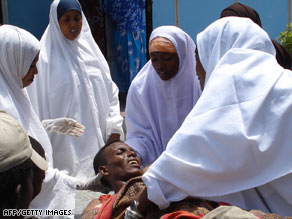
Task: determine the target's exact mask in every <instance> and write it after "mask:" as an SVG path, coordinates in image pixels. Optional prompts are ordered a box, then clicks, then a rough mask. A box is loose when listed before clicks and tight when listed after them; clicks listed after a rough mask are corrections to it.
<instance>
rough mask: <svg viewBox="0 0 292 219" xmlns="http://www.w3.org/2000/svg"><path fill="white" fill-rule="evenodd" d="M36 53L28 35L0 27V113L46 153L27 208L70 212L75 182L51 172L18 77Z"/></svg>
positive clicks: (47, 146)
mask: <svg viewBox="0 0 292 219" xmlns="http://www.w3.org/2000/svg"><path fill="white" fill-rule="evenodd" d="M39 50H40V43H39V41H38V40H37V39H36V38H35V37H34V36H33V35H32V34H30V33H29V32H27V31H25V30H23V29H20V28H18V27H15V26H12V25H2V26H0V53H1V59H0V110H4V111H6V112H7V113H9V114H10V115H12V116H13V117H14V118H15V119H16V120H18V121H19V122H20V124H21V125H22V126H23V127H24V129H25V130H26V131H27V133H28V135H30V136H32V137H33V138H35V139H37V140H38V141H39V142H40V144H41V145H42V147H43V148H44V150H45V152H46V159H47V161H48V163H49V169H48V170H47V171H46V178H45V180H44V182H43V185H42V190H41V193H40V194H39V195H38V196H37V197H36V198H35V199H34V200H33V202H32V203H31V205H30V207H32V208H35V209H37V208H39V209H73V208H74V206H75V202H74V189H75V180H74V179H72V178H71V177H69V176H67V175H65V174H64V173H61V172H59V171H58V170H57V169H53V159H52V146H51V143H50V140H49V138H48V135H47V133H46V131H45V129H44V128H43V126H42V124H41V122H40V120H39V118H38V116H37V115H36V114H35V112H34V110H33V108H32V106H31V103H30V101H29V99H28V96H27V94H26V91H25V89H23V84H22V78H23V77H24V76H25V75H26V74H27V72H28V70H29V68H30V66H31V64H32V62H33V60H34V58H35V57H36V55H37V54H38V53H39ZM35 77H38V76H35Z"/></svg>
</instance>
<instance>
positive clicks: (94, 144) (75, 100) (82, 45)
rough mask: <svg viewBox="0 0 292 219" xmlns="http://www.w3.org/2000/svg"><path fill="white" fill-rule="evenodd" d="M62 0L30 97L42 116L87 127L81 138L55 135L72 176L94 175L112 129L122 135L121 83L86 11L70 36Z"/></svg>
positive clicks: (56, 151) (60, 159)
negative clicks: (61, 17) (61, 14)
mask: <svg viewBox="0 0 292 219" xmlns="http://www.w3.org/2000/svg"><path fill="white" fill-rule="evenodd" d="M58 3H59V0H55V1H54V2H53V3H52V4H51V9H50V22H49V25H48V27H47V29H46V31H45V33H44V34H43V36H42V38H41V52H40V57H39V61H38V69H39V76H38V77H37V78H36V83H34V84H33V85H32V86H31V87H30V88H28V91H29V96H30V99H31V101H32V104H33V107H34V108H35V110H36V112H37V113H38V115H39V117H40V118H41V120H43V119H54V118H58V117H69V118H73V119H75V120H77V121H78V122H79V123H81V124H82V125H84V126H85V131H84V133H83V135H82V136H81V137H79V138H73V137H71V136H64V135H59V134H55V133H53V134H50V140H51V142H52V145H53V158H54V165H55V167H57V168H58V169H60V170H66V171H68V172H69V174H70V175H72V176H77V177H79V178H87V177H91V176H93V175H94V171H93V166H92V163H93V158H94V156H95V154H96V153H97V152H98V150H99V149H100V148H101V147H102V146H103V145H104V144H105V142H106V141H107V140H108V138H109V136H110V135H111V134H112V133H118V134H121V137H122V138H123V130H122V122H123V118H122V117H121V115H120V106H119V100H118V88H117V86H116V85H115V84H114V83H113V81H112V79H111V75H110V71H109V67H108V64H107V62H106V60H105V58H104V56H103V54H102V53H101V51H100V49H99V48H98V46H97V44H96V43H95V41H94V39H93V37H92V34H91V31H90V29H89V25H88V23H87V21H86V18H85V16H84V14H83V13H82V30H81V33H80V35H79V36H78V37H77V38H76V39H75V40H72V41H71V40H68V39H66V38H65V36H64V35H63V33H62V32H61V30H60V27H59V24H58V20H57V6H58Z"/></svg>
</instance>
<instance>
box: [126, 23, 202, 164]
mask: <svg viewBox="0 0 292 219" xmlns="http://www.w3.org/2000/svg"><path fill="white" fill-rule="evenodd" d="M158 36H161V37H165V38H167V39H169V40H170V41H171V42H172V43H173V44H174V46H175V48H176V51H177V53H178V57H179V70H178V73H177V74H176V75H175V76H174V77H173V78H171V79H169V80H167V81H163V80H161V79H160V77H159V76H158V74H157V73H156V71H155V69H154V68H153V66H152V63H151V60H150V61H148V63H147V64H146V65H145V66H144V67H143V68H142V69H141V70H140V72H139V73H138V75H137V76H136V77H135V79H134V80H133V81H132V84H131V86H130V88H129V92H128V96H127V103H126V127H127V140H126V143H127V144H128V145H130V146H131V147H132V148H133V149H134V150H135V151H136V152H137V154H138V156H139V157H140V158H141V159H142V163H143V165H144V166H146V165H149V164H151V163H152V162H153V161H155V160H156V159H157V157H159V155H160V154H161V153H162V152H163V151H164V150H165V147H166V145H167V143H168V141H169V139H170V138H171V137H172V136H173V134H174V133H175V132H176V130H177V129H178V128H179V127H180V126H181V124H182V122H183V121H184V119H185V117H186V116H187V115H188V113H189V112H190V111H191V109H192V108H193V106H194V105H195V103H196V102H197V100H198V98H199V96H200V94H201V90H200V85H199V81H198V78H197V75H196V60H195V49H196V46H195V44H194V42H193V40H192V39H191V37H190V36H189V35H188V34H187V33H185V32H184V31H182V30H181V29H179V28H178V27H175V26H162V27H158V28H156V29H155V30H154V31H153V32H152V34H151V36H150V42H151V40H152V39H153V38H155V37H158Z"/></svg>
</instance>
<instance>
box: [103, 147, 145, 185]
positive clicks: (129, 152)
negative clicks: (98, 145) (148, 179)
mask: <svg viewBox="0 0 292 219" xmlns="http://www.w3.org/2000/svg"><path fill="white" fill-rule="evenodd" d="M104 156H105V157H106V160H107V164H106V167H107V168H108V170H109V177H110V178H114V179H115V180H120V181H124V182H126V181H128V180H129V179H131V178H133V177H136V176H140V175H142V174H141V169H140V165H141V163H140V159H139V158H138V157H137V155H136V152H135V151H134V150H133V149H132V148H131V147H129V146H128V145H127V144H125V143H123V142H115V143H113V144H112V145H110V146H108V147H107V148H106V149H105V151H104Z"/></svg>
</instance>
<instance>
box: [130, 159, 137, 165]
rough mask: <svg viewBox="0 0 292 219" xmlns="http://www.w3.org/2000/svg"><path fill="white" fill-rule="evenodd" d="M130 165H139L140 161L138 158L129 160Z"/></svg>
mask: <svg viewBox="0 0 292 219" xmlns="http://www.w3.org/2000/svg"><path fill="white" fill-rule="evenodd" d="M129 164H130V165H138V162H137V161H136V160H131V161H130V162H129Z"/></svg>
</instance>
